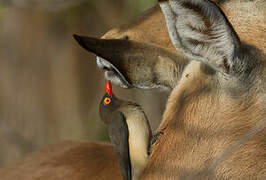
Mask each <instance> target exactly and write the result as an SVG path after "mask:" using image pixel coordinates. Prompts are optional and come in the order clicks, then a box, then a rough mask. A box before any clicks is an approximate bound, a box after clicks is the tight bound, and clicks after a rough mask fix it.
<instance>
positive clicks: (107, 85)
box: [105, 81, 112, 96]
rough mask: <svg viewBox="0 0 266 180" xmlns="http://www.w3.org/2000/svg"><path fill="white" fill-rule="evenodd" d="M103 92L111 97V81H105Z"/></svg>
mask: <svg viewBox="0 0 266 180" xmlns="http://www.w3.org/2000/svg"><path fill="white" fill-rule="evenodd" d="M105 92H106V93H107V94H108V95H109V96H112V84H111V81H107V82H106V85H105Z"/></svg>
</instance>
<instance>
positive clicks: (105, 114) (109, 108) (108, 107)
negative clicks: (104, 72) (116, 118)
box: [100, 81, 122, 124]
mask: <svg viewBox="0 0 266 180" xmlns="http://www.w3.org/2000/svg"><path fill="white" fill-rule="evenodd" d="M121 104H122V101H121V100H120V99H118V98H116V96H115V95H114V94H113V90H112V84H111V82H110V81H107V83H106V85H105V94H104V96H103V98H102V100H101V103H100V116H101V118H102V120H103V121H104V123H106V124H108V123H109V121H110V119H111V118H110V116H111V114H112V113H113V112H115V111H116V110H117V109H118V108H119V107H120V106H121Z"/></svg>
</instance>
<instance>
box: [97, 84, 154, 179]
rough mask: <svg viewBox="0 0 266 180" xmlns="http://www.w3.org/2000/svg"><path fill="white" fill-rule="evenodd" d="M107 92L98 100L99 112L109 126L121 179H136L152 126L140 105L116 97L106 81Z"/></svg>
mask: <svg viewBox="0 0 266 180" xmlns="http://www.w3.org/2000/svg"><path fill="white" fill-rule="evenodd" d="M105 92H106V94H105V95H104V96H103V99H102V101H101V103H100V116H101V119H102V120H103V122H104V123H105V124H107V126H108V131H109V136H110V139H111V142H112V144H113V145H114V148H115V151H116V152H117V155H118V160H119V164H120V168H121V171H122V175H123V178H124V180H131V179H133V180H137V179H138V178H139V176H140V175H141V173H142V170H143V169H144V167H145V165H146V162H147V159H148V151H149V147H150V141H151V137H152V133H151V128H150V124H149V121H148V120H147V117H146V115H145V113H144V111H143V110H142V108H141V107H140V106H139V105H138V104H136V103H132V102H128V101H123V100H120V99H118V98H117V97H116V96H115V95H114V94H113V93H112V85H111V82H110V81H107V83H106V86H105Z"/></svg>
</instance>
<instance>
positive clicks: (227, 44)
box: [160, 0, 240, 74]
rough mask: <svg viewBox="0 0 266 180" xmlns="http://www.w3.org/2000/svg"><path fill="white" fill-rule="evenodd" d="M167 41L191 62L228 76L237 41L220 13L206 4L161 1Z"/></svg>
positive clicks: (202, 0) (186, 0) (235, 55)
mask: <svg viewBox="0 0 266 180" xmlns="http://www.w3.org/2000/svg"><path fill="white" fill-rule="evenodd" d="M160 7H161V9H162V12H163V14H164V16H165V20H166V24H167V28H168V32H169V36H170V39H171V41H172V43H173V45H174V46H175V48H176V49H177V50H178V51H181V53H183V54H184V55H185V56H187V57H188V58H190V59H193V60H199V61H202V62H204V63H206V64H209V65H210V66H211V67H213V68H214V69H216V70H218V71H220V72H222V73H225V74H230V73H232V72H230V71H231V69H233V68H232V67H233V66H234V65H235V61H234V58H237V56H238V54H237V53H238V49H239V48H240V41H239V38H238V36H237V34H236V33H235V31H234V29H233V28H232V26H231V24H230V23H229V22H228V20H227V19H226V17H225V16H224V14H223V12H222V11H221V10H220V9H219V7H217V6H216V5H215V4H214V3H212V2H210V1H206V0H197V1H196V0H190V1H188V0H179V1H176V0H170V1H163V2H162V1H161V2H160Z"/></svg>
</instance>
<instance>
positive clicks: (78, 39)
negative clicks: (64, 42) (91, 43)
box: [73, 34, 82, 43]
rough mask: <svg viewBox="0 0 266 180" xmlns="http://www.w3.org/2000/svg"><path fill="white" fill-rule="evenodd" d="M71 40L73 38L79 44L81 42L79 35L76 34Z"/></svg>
mask: <svg viewBox="0 0 266 180" xmlns="http://www.w3.org/2000/svg"><path fill="white" fill-rule="evenodd" d="M73 38H74V39H75V40H76V41H78V42H79V43H81V41H82V38H81V36H79V35H77V34H73Z"/></svg>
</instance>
